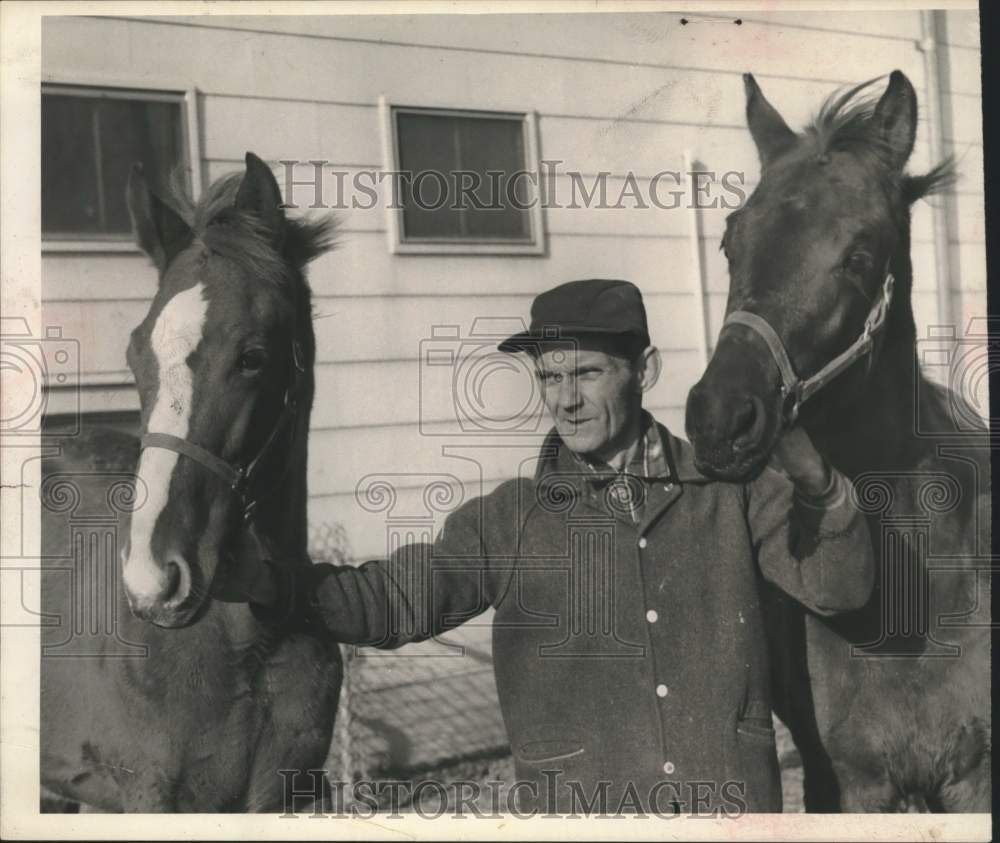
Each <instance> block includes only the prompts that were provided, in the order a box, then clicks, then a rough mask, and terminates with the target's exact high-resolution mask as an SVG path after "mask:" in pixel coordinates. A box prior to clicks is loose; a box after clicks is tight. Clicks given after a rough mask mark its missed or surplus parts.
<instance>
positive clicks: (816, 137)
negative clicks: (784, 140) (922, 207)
mask: <svg viewBox="0 0 1000 843" xmlns="http://www.w3.org/2000/svg"><path fill="white" fill-rule="evenodd" d="M882 78H883V77H880V76H878V77H875V78H874V79H869V80H868V81H867V82H862V83H861V84H860V85H854V86H852V87H850V88H847V89H840V90H838V91H834V92H833V93H832V94H830V96H828V97H827V98H826V99H825V100H824V101H823V103H822V104H821V105H820V107H819V110H818V111H817V112H816V115H815V117H813V120H812V122H811V123H810V124H809V125H808V126H807V127H806V130H805V136H806V138H807V139H809V140H811V141H812V143H813V144H814V145H815V147H816V153H817V154H819V155H825V154H828V153H830V152H833V151H835V150H843V149H852V150H858V151H863V152H864V153H865V154H867V155H869V156H871V157H872V158H874V160H875V161H877V162H878V164H879V165H880V166H879V169H880V170H881V172H882V175H883V177H884V178H886V179H887V180H888V179H893V178H894V177H895V172H894V170H895V168H894V167H893V165H892V160H893V155H892V147H891V146H890V144H889V142H888V141H887V140H886V138H885V136H884V135H883V133H882V127H881V126H880V125H879V123H878V121H877V120H876V119H875V107H876V106H877V105H878V100H879V98H878V96H877V95H875V94H872V93H868V90H869V89H870V88H871V86H872V85H873V84H875V83H876V82H879V81H881V79H882ZM955 178H956V171H955V162H954V159H952V158H951V157H949V158H946V159H945V160H944V161H942V162H940V163H939V164H938V165H937V166H935V167H934V168H933V169H931V170H930V172H927V173H924V174H923V175H918V176H914V175H908V174H904V175H902V176H901V181H900V188H901V193H902V197H903V199H904V201H905V202H906V203H907V205H910V204H912V203H913V202H916V201H917V200H918V199H920V198H922V197H924V196H929V195H930V194H932V193H937V192H940V191H942V190H946V189H947V188H949V187H951V186H952V185H953V184H954V182H955Z"/></svg>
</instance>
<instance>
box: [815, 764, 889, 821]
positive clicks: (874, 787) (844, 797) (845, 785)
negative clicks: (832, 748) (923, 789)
mask: <svg viewBox="0 0 1000 843" xmlns="http://www.w3.org/2000/svg"><path fill="white" fill-rule="evenodd" d="M833 770H834V773H835V774H836V777H837V782H838V787H839V791H840V804H839V807H838V808H836V809H835V810H838V811H843V812H845V813H848V814H869V813H879V814H885V813H897V812H899V811H902V810H905V807H906V806H905V805H904V802H905V800H904V799H903V795H902V794H901V793H900V792H899V790H898V788H897V787H896V785H895V784H894V783H893V782H892V781H891V780H890V778H889V776H888V774H887V773H886V771H885V770H884V769H882V768H881V767H879V766H877V765H874V766H871V767H861V766H858V765H856V764H847V763H844V762H838V761H834V763H833Z"/></svg>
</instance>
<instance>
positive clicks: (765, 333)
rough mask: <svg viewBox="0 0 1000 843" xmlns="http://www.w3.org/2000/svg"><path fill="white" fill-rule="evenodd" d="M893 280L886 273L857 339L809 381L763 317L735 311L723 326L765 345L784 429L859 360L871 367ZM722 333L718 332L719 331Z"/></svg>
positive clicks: (883, 324)
mask: <svg viewBox="0 0 1000 843" xmlns="http://www.w3.org/2000/svg"><path fill="white" fill-rule="evenodd" d="M894 283H895V279H893V277H892V273H891V272H888V271H887V272H886V276H885V282H884V283H883V284H882V295H881V296H879V298H878V300H877V301H875V303H874V304H873V305H872V307H871V310H870V311H869V312H868V317H867V318H866V319H865V326H864V328H863V329H862V331H861V336H859V337H858V338H857V339H856V340H855V341H854V342H853V343H851V345H850V346H849V347H848V348H847V349H846V350H845V351H843V352H841V353H840V354H838V355H837V356H836V357H834V358H833V360H831V361H830V362H829V363H827V364H826V365H825V366H824V367H823V368H822V369H820V370H819V371H818V372H816V374H814V375H812V376H811V377H808V378H801V377H799V376H798V375H797V374H796V373H795V367H794V366H792V361H791V359H790V358H789V357H788V352H787V351H786V350H785V346H784V344H783V343H782V342H781V338H780V337H779V336H778V334H777V332H776V331H775V330H774V328H772V327H771V325H770V324H769V323H768V321H767V320H766V319H764V317H762V316H759V315H757V314H756V313H751V312H750V311H748V310H734V311H733V312H732V313H730V314H729V315H728V316H727V317H726V320H725V321H724V322H723V323H722V330H725V329H726V326H728V325H744V326H745V327H747V328H750V329H751V330H752V331H755V332H756V333H757V334H758V335H759V336H760V338H761V339H762V340H764V342H765V343H766V344H767V347H768V349H770V351H771V357H773V358H774V362H775V363H776V364H777V366H778V371H779V372H780V374H781V397H782V414H783V417H784V422H785V424H786V426H788V427H791V425H792V424H794V423H795V420H796V419H797V418H798V415H799V408H800V407H801V406H802V405H803V404H804V403H805V402H806V401H807V400H809V398H811V397H812V396H813V395H815V394H816V393H817V392H819V391H820V390H821V389H822V388H823V387H824V386H826V385H827V384H828V383H830V381H832V380H833V379H834V378H836V377H837V376H838V375H840V374H841V373H842V372H843V371H844V370H845V369H847V368H848V367H849V366H851V365H852V364H853V363H855V362H856V361H857V360H859V359H860V358H862V357H866V356H867V357H868V364H869V366H870V365H871V357H870V356H869V355H870V354H871V352H872V348H873V347H874V344H875V337H876V336H877V335H878V334H879V333H880V332H881V331H882V329H883V328H884V327H885V318H886V314H887V313H888V312H889V305H890V304H891V303H892V289H893V284H894ZM720 333H721V331H720Z"/></svg>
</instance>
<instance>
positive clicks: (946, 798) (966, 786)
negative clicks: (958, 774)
mask: <svg viewBox="0 0 1000 843" xmlns="http://www.w3.org/2000/svg"><path fill="white" fill-rule="evenodd" d="M992 797H993V794H992V778H991V775H990V764H989V760H988V759H987V758H985V757H984V758H983V760H982V761H981V762H980V764H979V766H978V767H977V768H976V769H975V770H973V771H972V772H970V773H969V774H968V775H967V776H965V777H964V778H962V779H959V780H958V781H952V782H948V783H947V784H945V785H943V786H942V788H941V791H940V792H939V794H938V803H939V804H940V808H941V810H942V811H947V812H950V813H989V812H990V811H992V809H993V804H992V803H993V798H992Z"/></svg>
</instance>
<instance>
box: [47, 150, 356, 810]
mask: <svg viewBox="0 0 1000 843" xmlns="http://www.w3.org/2000/svg"><path fill="white" fill-rule="evenodd" d="M128 199H129V208H130V211H131V213H132V217H133V224H134V228H135V232H136V238H137V240H138V243H139V245H140V246H141V248H142V249H143V250H144V251H145V252H146V253H147V254H148V255H149V256H150V257H151V258H152V259H153V261H154V262H155V264H156V266H157V269H158V270H159V276H160V281H159V287H158V289H157V292H156V295H155V297H154V299H153V303H152V307H151V308H150V310H149V313H148V314H147V316H146V318H145V320H144V321H143V322H142V324H141V325H139V326H138V327H137V328H136V329H135V330H134V331H133V333H132V337H131V342H130V344H129V349H128V362H129V366H130V367H131V369H132V371H133V373H134V375H135V380H136V385H137V386H138V389H139V394H140V399H141V406H142V433H143V436H142V439H141V440H136V439H134V438H133V437H131V436H127V435H124V434H117V433H113V432H108V431H104V432H90V433H87V434H85V435H83V436H80V437H76V438H71V439H69V440H67V442H66V444H65V446H64V449H63V452H62V453H61V454H60V455H59V456H57V457H54V458H51V459H49V460H48V461H47V462H46V464H45V465H44V467H43V476H44V482H43V487H42V499H43V525H42V535H43V544H44V553H45V555H46V557H47V563H46V570H45V572H44V574H43V598H42V600H43V603H42V605H43V610H44V612H45V613H46V620H47V623H49V624H51V625H49V626H45V627H44V634H43V646H42V658H41V735H40V738H41V776H42V784H43V786H45V787H46V788H47V789H48V790H50V791H54V792H55V793H57V794H59V795H60V796H62V797H63V798H66V799H70V800H74V801H77V802H81V803H85V804H87V805H90V806H94V807H97V808H99V809H103V810H111V811H264V810H281V808H282V797H283V792H284V781H285V780H284V778H283V776H282V774H281V773H280V772H279V771H281V770H306V769H311V768H317V767H321V766H322V764H323V761H324V759H325V757H326V753H327V750H328V747H329V744H330V737H331V733H332V730H333V722H334V715H335V712H336V706H337V700H338V695H339V691H340V683H341V678H342V663H341V658H340V652H339V650H338V648H337V645H336V644H334V643H331V642H327V641H323V640H319V639H317V638H315V637H312V636H311V635H307V634H304V633H303V632H301V631H298V627H297V626H293V623H294V620H293V619H290V618H283V617H281V616H280V615H278V614H273V615H261V614H259V613H254V612H252V611H251V609H250V607H249V605H248V603H247V602H245V595H246V594H247V592H248V591H249V589H250V585H249V584H245V583H238V582H232V581H231V578H230V581H227V579H226V577H227V566H231V565H232V559H233V558H234V555H235V554H239V553H243V552H255V551H254V548H253V547H252V546H251V545H250V543H249V539H250V538H251V537H252V535H256V536H259V537H260V538H261V539H263V540H270V541H273V542H274V543H276V544H277V545H279V546H281V547H282V548H287V549H288V550H289V551H290V553H288V554H284V553H283V554H282V558H283V559H288V560H295V561H290V562H288V563H287V564H309V563H308V557H307V556H306V495H307V492H306V456H307V455H306V444H307V438H308V431H309V414H310V410H311V407H312V398H313V360H314V354H315V339H314V335H313V330H312V318H311V305H310V295H309V288H308V286H307V284H306V281H305V278H304V275H303V270H304V267H305V265H306V264H307V263H308V262H309V261H310V260H311V259H312V258H314V257H316V256H317V255H319V254H320V253H322V252H323V251H325V250H326V249H327V248H329V246H330V237H329V235H330V224H329V222H328V221H321V222H318V223H306V222H302V221H295V220H291V219H286V217H285V214H284V211H283V210H282V209H281V207H280V203H281V196H280V193H279V191H278V186H277V183H276V182H275V179H274V176H273V174H272V173H271V171H270V170H269V169H268V168H267V166H266V165H265V164H264V163H263V162H262V161H260V159H258V158H257V157H256V156H254V155H252V154H249V153H248V154H247V160H246V172H245V173H236V174H233V175H232V176H228V177H225V178H223V179H220V180H219V181H218V182H216V183H215V184H213V185H212V186H211V187H210V188H209V189H208V190H207V191H206V193H205V195H204V196H203V197H202V198H201V200H200V201H199V202H198V203H197V204H194V203H192V202H191V201H190V200H188V199H187V198H186V197H184V196H182V195H179V194H168V193H166V192H165V191H163V190H160V189H158V190H154V189H151V188H150V187H149V186H148V185H147V183H146V181H145V179H144V177H143V175H142V173H141V171H140V170H136V171H134V172H133V174H132V179H131V180H130V182H129V193H128ZM94 525H97V528H96V529H95V526H94ZM84 528H85V529H84ZM88 531H89V532H88ZM254 531H255V532H254ZM118 537H122V539H123V540H122V541H120V542H119V541H118ZM116 545H120V548H119V549H120V557H121V562H122V569H121V574H120V575H119V574H118V572H117V571H116V570H115V566H116V562H117V557H118V556H119V552H118V550H116ZM95 560H96V561H95ZM241 593H242V594H243V598H242V599H241V596H240V595H241ZM299 787H301V784H299Z"/></svg>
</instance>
